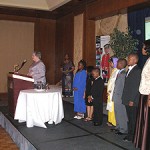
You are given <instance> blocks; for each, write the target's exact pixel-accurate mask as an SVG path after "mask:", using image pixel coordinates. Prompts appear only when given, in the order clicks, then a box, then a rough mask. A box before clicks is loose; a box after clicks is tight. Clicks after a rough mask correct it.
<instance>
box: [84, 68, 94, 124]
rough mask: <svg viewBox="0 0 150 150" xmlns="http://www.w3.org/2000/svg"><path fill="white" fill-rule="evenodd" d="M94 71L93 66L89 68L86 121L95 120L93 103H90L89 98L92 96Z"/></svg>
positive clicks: (86, 92)
mask: <svg viewBox="0 0 150 150" xmlns="http://www.w3.org/2000/svg"><path fill="white" fill-rule="evenodd" d="M93 69H94V67H93V66H88V67H87V81H86V91H85V102H86V108H87V117H86V118H85V121H91V120H92V118H93V102H88V97H89V96H90V95H91V87H92V84H93V80H94V79H93V77H92V70H93Z"/></svg>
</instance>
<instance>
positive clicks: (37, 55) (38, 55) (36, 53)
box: [33, 51, 42, 59]
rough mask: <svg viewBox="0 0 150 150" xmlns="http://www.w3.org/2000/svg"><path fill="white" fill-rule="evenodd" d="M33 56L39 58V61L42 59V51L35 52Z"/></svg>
mask: <svg viewBox="0 0 150 150" xmlns="http://www.w3.org/2000/svg"><path fill="white" fill-rule="evenodd" d="M33 54H34V55H35V56H36V57H38V58H39V59H41V57H42V55H41V52H40V51H34V52H33Z"/></svg>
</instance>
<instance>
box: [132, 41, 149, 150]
mask: <svg viewBox="0 0 150 150" xmlns="http://www.w3.org/2000/svg"><path fill="white" fill-rule="evenodd" d="M142 54H143V55H146V56H148V60H147V61H146V63H145V65H144V68H143V71H142V76H141V83H140V88H139V91H140V93H141V100H140V102H139V109H138V116H137V124H136V130H135V138H134V143H135V146H136V148H138V147H139V148H141V150H149V149H150V39H149V40H146V41H145V42H144V44H143V49H142Z"/></svg>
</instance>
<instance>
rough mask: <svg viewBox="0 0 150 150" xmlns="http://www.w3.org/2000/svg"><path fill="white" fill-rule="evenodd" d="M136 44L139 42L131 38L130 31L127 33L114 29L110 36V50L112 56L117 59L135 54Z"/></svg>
mask: <svg viewBox="0 0 150 150" xmlns="http://www.w3.org/2000/svg"><path fill="white" fill-rule="evenodd" d="M138 44H139V41H138V40H137V39H134V38H133V37H132V33H131V32H130V30H129V31H127V32H121V31H120V30H118V29H117V28H115V29H114V31H113V33H112V34H111V35H110V45H111V48H112V50H113V52H114V55H115V56H116V57H118V58H126V57H127V56H128V55H129V54H130V53H132V52H135V51H136V50H137V45H138Z"/></svg>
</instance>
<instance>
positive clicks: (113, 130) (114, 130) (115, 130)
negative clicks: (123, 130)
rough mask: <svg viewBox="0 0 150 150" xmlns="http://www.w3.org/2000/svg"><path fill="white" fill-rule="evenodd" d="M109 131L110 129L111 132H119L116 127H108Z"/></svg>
mask: <svg viewBox="0 0 150 150" xmlns="http://www.w3.org/2000/svg"><path fill="white" fill-rule="evenodd" d="M110 131H112V132H119V130H118V129H110Z"/></svg>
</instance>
